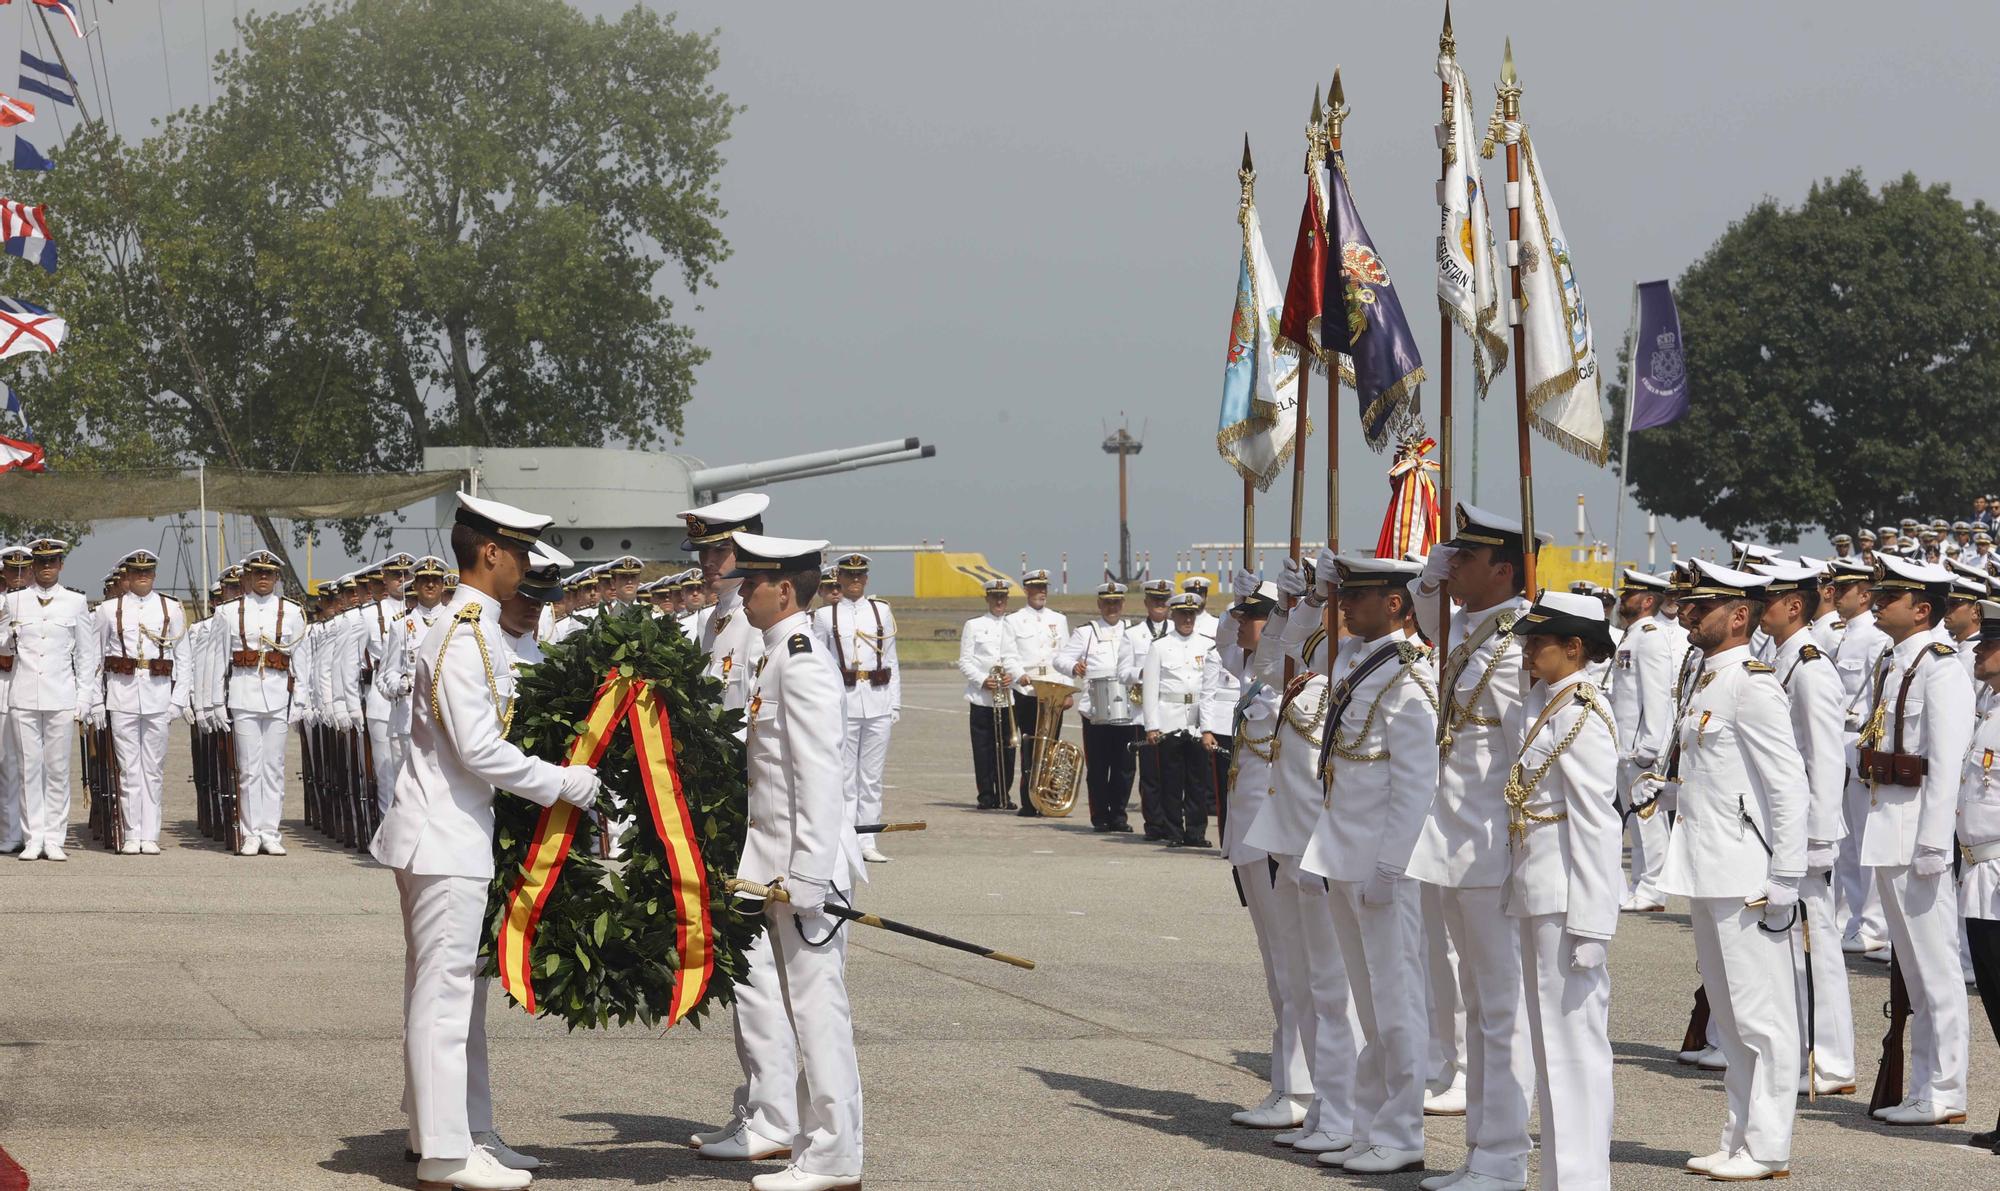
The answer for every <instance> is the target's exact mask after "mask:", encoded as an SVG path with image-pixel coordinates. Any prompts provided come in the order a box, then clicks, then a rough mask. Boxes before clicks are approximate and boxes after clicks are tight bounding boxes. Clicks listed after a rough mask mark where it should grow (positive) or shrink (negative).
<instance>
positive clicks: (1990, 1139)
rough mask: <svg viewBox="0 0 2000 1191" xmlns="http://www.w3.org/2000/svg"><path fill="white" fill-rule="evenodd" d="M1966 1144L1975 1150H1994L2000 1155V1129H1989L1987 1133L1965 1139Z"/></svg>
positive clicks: (1976, 1134)
mask: <svg viewBox="0 0 2000 1191" xmlns="http://www.w3.org/2000/svg"><path fill="white" fill-rule="evenodd" d="M1965 1144H1966V1145H1969V1146H1971V1147H1972V1148H1973V1149H1975V1150H1992V1151H1993V1152H1994V1153H1996V1154H2000V1129H1989V1130H1988V1131H1986V1132H1985V1133H1975V1134H1973V1135H1972V1136H1971V1137H1968V1138H1966V1139H1965Z"/></svg>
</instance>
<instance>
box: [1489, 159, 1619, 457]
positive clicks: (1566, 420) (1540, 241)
mask: <svg viewBox="0 0 2000 1191" xmlns="http://www.w3.org/2000/svg"><path fill="white" fill-rule="evenodd" d="M1502 141H1503V143H1505V144H1513V143H1515V142H1517V141H1518V142H1519V143H1520V146H1521V187H1520V195H1519V202H1520V204H1521V239H1520V240H1519V241H1518V243H1517V244H1516V245H1515V247H1514V248H1513V252H1514V253H1517V254H1518V259H1519V260H1520V262H1521V302H1520V306H1519V307H1518V308H1516V309H1515V310H1514V311H1513V318H1514V320H1515V321H1517V322H1519V323H1520V325H1521V327H1522V331H1523V335H1522V342H1523V343H1524V344H1525V345H1526V347H1525V349H1524V351H1523V355H1524V357H1525V362H1526V364H1527V374H1528V393H1527V402H1526V404H1527V407H1528V417H1529V420H1530V422H1531V423H1532V424H1533V425H1534V427H1535V429H1537V430H1539V431H1541V433H1542V435H1543V436H1544V437H1546V438H1548V439H1550V440H1551V441H1553V442H1554V443H1555V444H1556V445H1557V446H1560V447H1561V448H1562V449H1563V450H1565V451H1568V452H1570V453H1571V454H1574V455H1581V456H1582V457H1584V458H1585V459H1588V460H1590V461H1591V462H1592V463H1595V464H1597V465H1598V466H1599V467H1602V466H1604V461H1605V459H1606V458H1607V457H1608V455H1609V450H1608V449H1607V446H1606V443H1605V435H1604V410H1603V407H1602V406H1601V405H1600V404H1599V403H1598V396H1597V385H1598V377H1597V345H1596V344H1595V343H1594V342H1592V340H1591V334H1590V311H1589V310H1588V309H1587V308H1586V307H1585V306H1584V304H1583V291H1582V289H1581V288H1579V287H1578V285H1577V281H1576V267H1575V262H1574V261H1573V260H1572V259H1571V257H1570V244H1569V239H1568V237H1566V236H1564V235H1563V227H1562V219H1561V218H1560V217H1558V216H1557V215H1556V200H1555V198H1554V196H1552V195H1550V194H1549V188H1548V181H1547V180H1546V179H1545V178H1543V177H1542V165H1541V162H1540V161H1539V160H1537V159H1536V157H1535V146H1534V142H1533V141H1532V140H1531V139H1530V138H1529V136H1528V129H1527V126H1526V125H1524V124H1521V123H1519V122H1516V121H1509V122H1508V123H1507V125H1506V134H1505V136H1504V137H1503V138H1502Z"/></svg>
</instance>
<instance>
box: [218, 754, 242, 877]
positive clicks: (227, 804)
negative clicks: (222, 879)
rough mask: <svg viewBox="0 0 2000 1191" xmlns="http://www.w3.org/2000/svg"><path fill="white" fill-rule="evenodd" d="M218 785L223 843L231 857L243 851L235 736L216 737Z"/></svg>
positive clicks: (240, 792) (240, 783)
mask: <svg viewBox="0 0 2000 1191" xmlns="http://www.w3.org/2000/svg"><path fill="white" fill-rule="evenodd" d="M215 735H216V738H217V739H216V760H217V769H218V773H217V778H218V781H217V786H218V789H219V791H220V793H221V795H222V799H221V803H220V806H219V810H220V812H221V813H220V814H219V815H218V816H217V817H218V818H220V819H221V820H222V823H221V826H222V835H223V842H225V843H227V844H228V845H229V851H230V854H231V855H234V854H236V853H237V852H240V851H241V850H242V849H243V806H242V792H243V783H242V775H241V774H240V773H239V772H238V771H237V768H236V733H234V732H217V733H216V734H215Z"/></svg>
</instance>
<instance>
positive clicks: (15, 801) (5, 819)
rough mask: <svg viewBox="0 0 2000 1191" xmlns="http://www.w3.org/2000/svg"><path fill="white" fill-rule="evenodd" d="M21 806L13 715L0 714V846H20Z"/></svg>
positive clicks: (22, 829)
mask: <svg viewBox="0 0 2000 1191" xmlns="http://www.w3.org/2000/svg"><path fill="white" fill-rule="evenodd" d="M22 809H23V808H22V806H21V745H20V743H19V742H18V741H17V740H15V739H14V717H13V716H12V715H11V714H0V849H5V850H6V851H9V852H11V851H13V850H14V849H16V848H18V847H20V846H21V844H22V842H23V841H24V839H25V838H26V835H27V830H26V826H25V821H24V820H23V818H22V814H21V812H22Z"/></svg>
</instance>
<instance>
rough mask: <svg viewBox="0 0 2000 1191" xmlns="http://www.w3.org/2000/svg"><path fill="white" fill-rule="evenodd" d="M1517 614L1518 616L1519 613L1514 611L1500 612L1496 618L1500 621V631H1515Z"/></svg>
mask: <svg viewBox="0 0 2000 1191" xmlns="http://www.w3.org/2000/svg"><path fill="white" fill-rule="evenodd" d="M1516 616H1517V614H1516V613H1513V612H1502V613H1501V614H1500V615H1499V616H1498V617H1497V618H1496V619H1497V620H1498V621H1499V622H1500V629H1499V631H1500V632H1503V633H1511V632H1513V631H1514V620H1515V618H1516Z"/></svg>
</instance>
